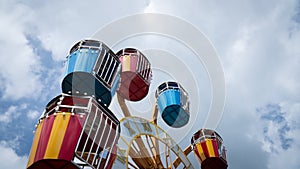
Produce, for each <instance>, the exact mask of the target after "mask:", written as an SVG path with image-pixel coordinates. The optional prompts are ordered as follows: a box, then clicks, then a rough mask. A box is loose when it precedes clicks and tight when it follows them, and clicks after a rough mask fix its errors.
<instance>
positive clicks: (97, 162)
mask: <svg viewBox="0 0 300 169" xmlns="http://www.w3.org/2000/svg"><path fill="white" fill-rule="evenodd" d="M151 79H152V70H151V64H150V62H149V60H148V59H147V58H146V56H145V55H144V54H143V53H141V52H140V51H138V50H137V49H134V48H125V49H122V50H120V51H118V52H117V53H116V54H115V53H114V52H113V51H112V50H111V49H110V48H109V47H108V46H107V45H105V44H104V43H102V42H100V41H97V40H81V41H80V42H78V43H76V44H75V45H74V46H73V47H72V48H71V50H70V52H69V55H68V56H67V61H66V74H65V76H64V78H63V80H62V84H61V88H62V93H61V94H60V95H58V96H57V97H55V98H54V99H52V100H51V101H50V102H49V103H48V104H47V105H46V108H45V110H44V112H43V114H42V116H41V117H40V119H39V121H38V123H37V125H36V130H35V135H34V139H33V142H32V147H31V151H30V155H29V159H28V164H27V169H80V168H84V169H85V168H92V169H100V168H101V169H102V168H105V169H111V168H134V169H138V168H159V169H160V168H164V169H165V168H168V169H172V168H194V166H193V164H192V163H191V162H190V160H189V158H188V154H189V153H191V152H194V154H195V156H196V158H197V159H198V161H199V162H200V164H201V168H202V169H226V168H227V166H228V165H227V161H226V150H225V146H224V145H223V141H222V138H221V137H220V135H219V134H218V133H217V132H215V131H214V130H211V129H200V130H199V131H197V132H196V133H195V134H194V135H192V136H191V144H190V145H189V146H187V147H186V148H185V149H181V148H180V147H179V145H177V143H176V142H175V141H174V140H173V139H172V137H171V136H170V135H169V134H168V133H166V132H165V131H164V130H163V129H162V128H160V127H159V126H158V125H157V119H158V115H159V114H161V117H162V119H163V121H164V122H165V123H166V124H167V125H168V126H170V127H173V128H180V127H183V126H185V125H186V124H187V123H188V122H189V118H190V100H189V96H188V91H186V90H185V89H184V87H183V86H181V85H180V84H179V83H178V82H174V81H167V82H164V83H162V84H160V85H159V86H158V87H157V90H156V93H155V99H156V102H155V105H153V110H152V118H151V119H150V120H149V119H144V118H142V117H136V116H132V115H131V112H130V111H129V109H128V107H127V105H126V100H127V101H132V102H136V101H140V100H142V99H143V98H145V96H147V94H148V92H149V87H150V83H151ZM114 95H116V97H117V101H118V102H117V104H118V105H119V106H120V108H121V110H122V114H123V118H122V119H118V118H117V117H116V116H115V114H114V113H113V112H112V111H111V110H110V109H109V105H110V103H111V101H112V98H113V97H114Z"/></svg>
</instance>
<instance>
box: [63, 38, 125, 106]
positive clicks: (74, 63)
mask: <svg viewBox="0 0 300 169" xmlns="http://www.w3.org/2000/svg"><path fill="white" fill-rule="evenodd" d="M120 71H121V63H120V61H119V58H118V57H117V56H116V55H115V54H114V52H113V51H112V50H111V49H110V48H109V47H108V46H106V45H105V44H104V43H102V42H100V41H97V40H82V41H80V42H78V43H76V44H75V45H74V46H73V47H72V48H71V50H70V52H69V55H68V56H67V61H66V74H65V77H64V79H63V80H62V91H63V93H66V94H71V95H88V96H95V98H96V99H97V100H99V101H100V102H102V103H103V104H105V105H107V106H108V105H109V104H110V102H111V99H112V96H113V95H114V94H115V92H116V89H117V87H118V86H119V80H120Z"/></svg>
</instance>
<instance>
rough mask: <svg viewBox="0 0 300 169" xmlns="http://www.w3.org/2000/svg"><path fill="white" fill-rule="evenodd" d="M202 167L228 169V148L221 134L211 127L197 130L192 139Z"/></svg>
mask: <svg viewBox="0 0 300 169" xmlns="http://www.w3.org/2000/svg"><path fill="white" fill-rule="evenodd" d="M191 143H192V147H193V150H194V153H195V155H196V157H197V159H198V160H199V161H200V163H201V168H202V169H226V168H227V167H228V165H227V161H226V150H225V146H224V145H223V140H222V138H221V137H220V135H219V134H218V133H217V132H215V131H213V130H209V129H201V130H199V131H197V132H196V133H195V134H194V135H193V137H192V140H191Z"/></svg>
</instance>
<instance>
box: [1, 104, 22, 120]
mask: <svg viewBox="0 0 300 169" xmlns="http://www.w3.org/2000/svg"><path fill="white" fill-rule="evenodd" d="M17 108H18V107H17V106H10V107H9V108H8V110H7V111H5V112H4V113H3V114H0V122H4V123H9V122H11V121H12V120H13V119H15V118H16V116H19V115H18V114H19V113H17V111H18V110H17Z"/></svg>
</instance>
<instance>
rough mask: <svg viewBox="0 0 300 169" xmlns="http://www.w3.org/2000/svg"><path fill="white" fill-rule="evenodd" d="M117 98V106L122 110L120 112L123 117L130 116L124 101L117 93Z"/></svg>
mask: <svg viewBox="0 0 300 169" xmlns="http://www.w3.org/2000/svg"><path fill="white" fill-rule="evenodd" d="M117 98H118V102H119V105H120V107H121V109H122V112H123V114H124V116H125V117H129V116H131V114H130V112H129V109H128V107H127V105H126V103H125V99H124V98H123V97H122V96H121V95H119V94H118V93H117Z"/></svg>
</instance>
